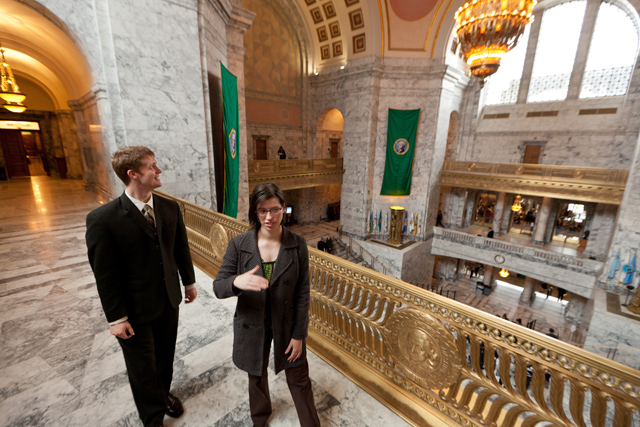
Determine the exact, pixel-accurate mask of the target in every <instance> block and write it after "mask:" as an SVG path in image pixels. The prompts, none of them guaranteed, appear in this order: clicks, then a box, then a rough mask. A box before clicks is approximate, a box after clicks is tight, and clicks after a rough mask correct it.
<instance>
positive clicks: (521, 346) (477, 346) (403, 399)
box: [165, 195, 640, 427]
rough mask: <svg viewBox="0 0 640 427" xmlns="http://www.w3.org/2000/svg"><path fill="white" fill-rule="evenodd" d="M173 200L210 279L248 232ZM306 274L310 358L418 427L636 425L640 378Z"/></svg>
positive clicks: (358, 275)
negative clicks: (232, 241) (240, 235)
mask: <svg viewBox="0 0 640 427" xmlns="http://www.w3.org/2000/svg"><path fill="white" fill-rule="evenodd" d="M165 196H166V195H165ZM167 197H170V196H167ZM174 200H176V201H177V202H178V203H179V205H180V209H181V210H182V213H183V215H184V219H185V224H186V226H187V232H188V235H189V241H190V245H191V249H192V253H193V254H194V260H195V262H196V264H197V265H198V267H200V268H201V269H203V270H204V271H206V272H208V273H209V274H210V275H211V276H212V277H213V276H214V275H215V272H216V270H217V268H218V267H219V266H220V264H221V262H222V257H223V254H224V250H225V248H226V245H227V243H228V241H229V240H230V239H231V238H232V237H233V236H235V235H237V234H238V233H239V232H242V231H244V230H246V229H247V228H248V226H247V224H245V223H243V222H240V221H237V220H234V219H231V218H228V217H225V216H224V215H220V214H218V213H215V212H212V211H209V210H208V209H204V208H202V207H200V206H197V205H194V204H191V203H188V202H186V201H184V200H180V199H175V198H174ZM440 236H441V235H440ZM463 238H464V239H466V237H463ZM309 264H310V278H311V283H310V286H311V306H310V311H309V316H310V324H309V337H308V341H307V343H308V346H309V348H310V349H311V350H312V351H314V352H315V353H316V354H318V355H319V356H320V357H322V358H323V359H324V360H326V361H327V362H328V363H330V364H331V365H333V366H334V367H336V368H337V369H339V370H340V371H341V372H343V373H344V374H345V375H346V376H348V377H349V378H351V379H352V380H353V381H354V382H356V383H357V384H359V385H360V386H361V387H363V388H364V389H365V390H367V391H368V392H369V393H370V394H371V395H373V396H374V397H376V398H377V399H379V400H380V401H381V402H383V403H384V404H386V405H387V406H389V407H390V408H391V409H392V410H394V411H396V412H397V413H399V414H400V415H401V416H402V417H403V418H404V419H406V420H407V421H409V422H410V423H412V424H414V425H416V426H424V425H453V424H460V425H464V426H472V427H480V426H496V425H499V426H504V427H514V426H523V427H533V426H535V425H553V426H567V425H571V426H574V425H575V426H587V425H591V426H597V427H600V426H604V425H613V426H616V427H631V426H632V425H638V423H639V422H640V371H637V370H634V369H632V368H630V367H627V366H624V365H621V364H619V363H616V362H613V361H611V360H607V359H605V358H603V357H600V356H597V355H594V354H592V353H589V352H587V351H584V350H582V349H580V348H577V347H574V346H571V345H568V344H566V343H563V342H562V341H560V340H557V339H553V338H550V337H547V336H544V335H542V334H540V333H537V332H534V331H531V330H529V329H526V328H523V327H521V326H518V325H515V324H513V323H510V322H507V321H504V320H502V319H499V318H497V317H495V316H492V315H489V314H487V313H483V312H481V311H479V310H476V309H474V308H471V307H468V306H466V305H464V304H461V303H459V302H456V301H453V300H450V299H448V298H445V297H442V296H440V295H437V294H435V293H432V292H427V291H425V290H424V289H421V288H418V287H415V286H412V285H410V284H408V283H404V282H402V281H400V280H396V279H392V278H390V277H387V276H384V275H382V274H380V273H377V272H375V271H372V270H370V269H367V268H364V267H361V266H359V265H356V264H353V263H351V262H349V261H346V260H343V259H341V258H338V257H335V256H333V255H330V254H327V253H325V252H321V251H318V250H317V249H314V248H309ZM312 369H313V368H312Z"/></svg>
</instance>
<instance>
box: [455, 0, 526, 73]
mask: <svg viewBox="0 0 640 427" xmlns="http://www.w3.org/2000/svg"><path fill="white" fill-rule="evenodd" d="M535 4H536V0H473V1H472V2H470V3H465V4H464V6H462V7H461V8H460V9H458V11H457V12H456V15H455V19H456V34H457V36H458V40H459V41H460V49H461V52H462V53H463V54H464V57H465V59H466V61H467V64H469V66H470V67H471V74H472V75H473V76H475V77H479V78H481V79H484V78H485V77H489V76H490V75H491V74H494V73H495V72H496V71H498V67H500V60H501V59H502V57H503V56H504V54H505V53H507V52H509V51H510V50H511V49H513V48H514V47H515V46H516V44H517V43H518V39H519V38H520V36H521V35H522V34H523V33H524V28H525V27H526V26H527V24H529V23H530V22H533V14H532V12H531V11H532V9H533V6H534V5H535Z"/></svg>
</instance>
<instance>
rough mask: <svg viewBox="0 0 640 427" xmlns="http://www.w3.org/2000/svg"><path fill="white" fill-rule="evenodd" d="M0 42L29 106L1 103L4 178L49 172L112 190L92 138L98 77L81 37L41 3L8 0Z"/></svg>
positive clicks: (1, 10) (0, 9)
mask: <svg viewBox="0 0 640 427" xmlns="http://www.w3.org/2000/svg"><path fill="white" fill-rule="evenodd" d="M0 43H1V44H2V47H3V48H4V49H5V57H6V60H7V63H8V64H9V65H10V66H11V68H12V70H13V74H14V76H15V79H16V82H17V83H18V85H19V87H20V91H21V92H22V93H24V94H26V95H27V98H26V100H25V101H24V104H25V105H26V106H27V107H28V108H27V110H26V111H25V112H23V113H12V112H10V111H7V110H6V109H5V108H2V107H1V106H0V142H2V144H1V147H0V150H2V152H1V154H0V167H4V168H5V169H6V170H8V171H9V173H8V174H7V175H8V176H7V178H9V179H11V178H17V177H19V176H30V175H37V174H47V175H51V176H54V177H61V178H73V179H84V180H85V184H88V186H89V187H92V186H94V185H98V186H99V187H102V188H109V187H110V183H109V182H108V180H109V178H108V177H107V175H108V174H106V173H104V172H105V171H102V170H101V168H100V165H101V164H103V163H97V162H96V160H97V159H99V158H100V156H101V155H103V153H104V148H103V146H102V138H96V136H95V135H92V133H94V134H95V133H96V131H98V130H99V129H102V126H101V123H100V119H99V117H100V114H98V111H97V108H96V103H95V102H92V100H93V101H94V100H95V98H94V96H93V95H94V91H93V90H92V87H93V86H94V83H95V78H94V76H93V73H92V67H91V66H90V64H89V62H88V61H87V59H86V58H87V55H86V54H85V53H84V50H83V48H82V46H81V43H80V42H79V41H78V38H77V37H76V36H75V35H74V34H73V32H72V31H71V30H70V29H69V28H68V27H67V25H66V24H65V23H64V22H62V21H61V20H60V19H58V18H57V17H56V16H55V15H54V14H53V13H51V12H50V11H49V10H47V9H46V8H44V7H43V6H42V5H41V4H39V3H38V2H36V1H33V0H23V1H16V0H7V1H3V2H2V3H1V4H0ZM25 164H26V165H27V167H26V168H25V167H24V166H25ZM98 177H102V180H105V182H102V183H101V182H100V180H99V179H98Z"/></svg>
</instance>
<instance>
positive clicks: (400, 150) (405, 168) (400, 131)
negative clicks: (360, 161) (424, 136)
mask: <svg viewBox="0 0 640 427" xmlns="http://www.w3.org/2000/svg"><path fill="white" fill-rule="evenodd" d="M419 118H420V109H417V110H392V109H391V108H389V126H388V128H387V157H386V159H385V163H384V178H383V179H382V189H381V190H380V195H381V196H408V195H409V194H411V175H412V173H413V154H414V153H415V151H416V134H417V133H418V120H419Z"/></svg>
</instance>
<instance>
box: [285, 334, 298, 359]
mask: <svg viewBox="0 0 640 427" xmlns="http://www.w3.org/2000/svg"><path fill="white" fill-rule="evenodd" d="M289 352H291V355H290V356H289V357H288V358H287V360H288V361H289V362H295V361H296V360H298V359H299V358H300V356H302V340H295V339H293V338H291V341H290V342H289V347H287V350H286V351H285V352H284V354H285V355H286V354H287V353H289Z"/></svg>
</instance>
